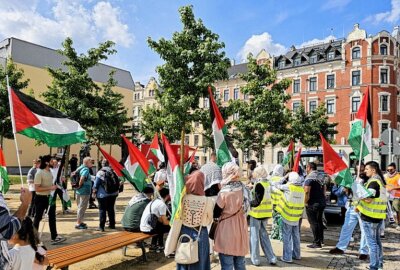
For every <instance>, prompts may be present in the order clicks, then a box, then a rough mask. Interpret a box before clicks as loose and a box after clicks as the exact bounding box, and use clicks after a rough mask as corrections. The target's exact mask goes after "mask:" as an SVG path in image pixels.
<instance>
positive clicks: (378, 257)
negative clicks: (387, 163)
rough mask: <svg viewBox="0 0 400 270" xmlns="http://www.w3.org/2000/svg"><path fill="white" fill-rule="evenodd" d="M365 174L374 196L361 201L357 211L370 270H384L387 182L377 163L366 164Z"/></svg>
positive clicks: (368, 187) (366, 185)
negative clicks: (383, 234) (383, 240)
mask: <svg viewBox="0 0 400 270" xmlns="http://www.w3.org/2000/svg"><path fill="white" fill-rule="evenodd" d="M365 174H366V176H367V177H368V178H369V179H368V181H367V183H365V185H364V186H365V187H366V188H367V189H368V191H370V193H371V194H372V195H371V196H370V197H368V198H365V199H361V200H360V202H359V204H358V206H357V211H359V212H360V215H361V219H362V221H363V222H362V224H363V228H364V231H365V235H366V238H367V244H368V248H369V258H370V260H369V262H370V265H369V269H370V270H378V269H383V249H382V242H381V237H380V229H381V227H382V223H383V222H384V220H385V219H386V207H387V196H386V189H385V185H386V182H385V180H384V177H383V175H382V172H381V170H380V169H379V164H378V163H377V162H375V161H370V162H367V163H366V164H365Z"/></svg>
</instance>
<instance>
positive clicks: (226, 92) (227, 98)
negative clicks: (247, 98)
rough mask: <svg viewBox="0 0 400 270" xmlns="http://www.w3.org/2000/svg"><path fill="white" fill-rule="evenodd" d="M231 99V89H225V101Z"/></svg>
mask: <svg viewBox="0 0 400 270" xmlns="http://www.w3.org/2000/svg"><path fill="white" fill-rule="evenodd" d="M228 100H229V89H225V90H224V101H228Z"/></svg>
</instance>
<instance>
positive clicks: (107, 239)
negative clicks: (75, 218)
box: [47, 231, 152, 269]
mask: <svg viewBox="0 0 400 270" xmlns="http://www.w3.org/2000/svg"><path fill="white" fill-rule="evenodd" d="M150 237H152V235H149V234H145V233H141V232H126V231H123V232H117V233H113V234H110V235H106V236H103V237H99V238H95V239H91V240H87V241H83V242H80V243H76V244H72V245H68V246H64V247H59V248H56V249H52V250H49V251H48V252H47V257H48V259H49V266H50V269H51V268H56V269H68V266H70V265H71V264H75V263H77V262H81V261H84V260H87V259H90V258H93V257H95V256H97V255H100V254H104V253H107V252H109V251H112V250H116V249H119V248H123V249H122V254H123V255H124V256H125V255H126V247H127V246H128V245H131V244H134V243H138V244H139V245H140V248H141V249H142V258H143V261H146V260H147V258H146V250H145V247H144V242H143V240H145V239H148V238H150Z"/></svg>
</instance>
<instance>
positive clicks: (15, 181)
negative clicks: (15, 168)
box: [8, 175, 26, 185]
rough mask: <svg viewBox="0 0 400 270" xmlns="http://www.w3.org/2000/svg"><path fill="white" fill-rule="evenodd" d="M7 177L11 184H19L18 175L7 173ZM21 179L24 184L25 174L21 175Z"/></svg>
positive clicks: (19, 178)
mask: <svg viewBox="0 0 400 270" xmlns="http://www.w3.org/2000/svg"><path fill="white" fill-rule="evenodd" d="M8 179H9V180H10V184H11V185H17V184H21V177H20V176H19V175H9V176H8ZM22 179H23V180H24V184H26V176H24V175H23V176H22Z"/></svg>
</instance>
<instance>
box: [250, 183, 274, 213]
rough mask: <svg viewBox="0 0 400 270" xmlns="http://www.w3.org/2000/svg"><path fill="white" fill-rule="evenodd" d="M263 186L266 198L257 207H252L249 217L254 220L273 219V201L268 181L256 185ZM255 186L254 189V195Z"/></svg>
mask: <svg viewBox="0 0 400 270" xmlns="http://www.w3.org/2000/svg"><path fill="white" fill-rule="evenodd" d="M258 184H261V185H262V186H263V187H264V197H263V199H262V201H261V203H260V205H259V206H257V207H252V208H251V210H250V212H249V215H250V216H252V217H254V218H270V217H272V201H271V193H270V184H269V182H266V181H260V182H258V183H257V184H256V186H257V185H258ZM254 190H255V186H254V189H253V194H254Z"/></svg>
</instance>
